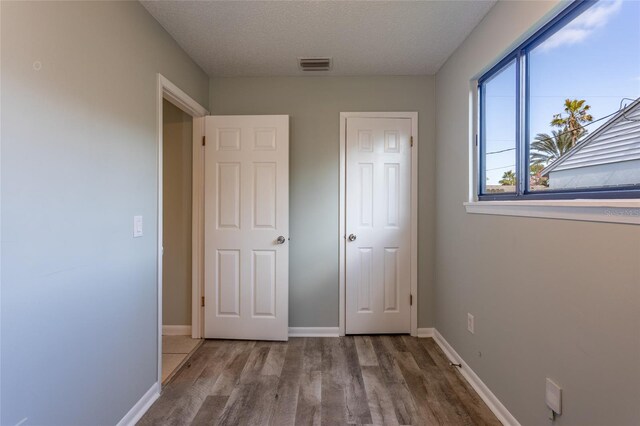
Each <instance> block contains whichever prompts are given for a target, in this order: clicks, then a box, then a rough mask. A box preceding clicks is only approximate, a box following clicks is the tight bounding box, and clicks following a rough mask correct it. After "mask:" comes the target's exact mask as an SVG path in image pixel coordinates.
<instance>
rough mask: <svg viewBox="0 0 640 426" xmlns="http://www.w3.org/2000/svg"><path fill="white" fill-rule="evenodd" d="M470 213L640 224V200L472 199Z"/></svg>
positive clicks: (468, 209)
mask: <svg viewBox="0 0 640 426" xmlns="http://www.w3.org/2000/svg"><path fill="white" fill-rule="evenodd" d="M464 207H465V209H466V210H467V213H473V214H489V215H500V216H524V217H538V218H546V219H565V220H583V221H589V222H607V223H626V224H633V225H640V200H635V199H634V200H527V201H473V202H468V203H464Z"/></svg>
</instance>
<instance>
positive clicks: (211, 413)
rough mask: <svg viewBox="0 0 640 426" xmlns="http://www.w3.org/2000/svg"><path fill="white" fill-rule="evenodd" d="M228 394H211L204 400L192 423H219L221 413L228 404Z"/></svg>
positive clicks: (204, 424)
mask: <svg viewBox="0 0 640 426" xmlns="http://www.w3.org/2000/svg"><path fill="white" fill-rule="evenodd" d="M228 399H229V397H228V396H216V395H209V396H207V398H206V399H205V400H204V402H203V403H202V405H201V406H200V409H199V410H198V413H197V414H196V417H195V418H194V419H193V422H191V424H192V425H193V426H208V425H213V424H217V423H218V418H219V417H220V413H222V410H223V409H224V407H225V406H226V405H227V400H228Z"/></svg>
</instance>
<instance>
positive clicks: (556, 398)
mask: <svg viewBox="0 0 640 426" xmlns="http://www.w3.org/2000/svg"><path fill="white" fill-rule="evenodd" d="M545 402H546V403H547V406H548V407H549V408H550V409H552V410H553V411H554V412H555V413H556V414H562V389H561V388H560V386H558V385H557V384H555V383H554V382H553V380H551V379H550V378H548V377H547V392H546V396H545Z"/></svg>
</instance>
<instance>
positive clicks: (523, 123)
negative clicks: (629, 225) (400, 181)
mask: <svg viewBox="0 0 640 426" xmlns="http://www.w3.org/2000/svg"><path fill="white" fill-rule="evenodd" d="M596 3H598V1H597V0H576V1H574V2H573V3H571V4H570V5H569V6H567V7H566V8H565V9H563V10H562V11H561V12H560V13H559V14H558V15H556V16H555V17H554V18H553V19H551V21H549V22H548V23H547V24H545V25H544V26H543V27H542V28H540V29H539V30H538V31H536V32H535V33H534V34H533V35H532V36H531V37H529V38H527V39H526V40H525V41H524V42H523V43H521V44H520V45H519V46H518V47H516V48H515V49H514V50H512V51H511V52H510V53H508V54H507V55H505V56H504V57H503V58H502V59H501V60H500V61H499V62H498V63H497V64H496V65H494V66H493V67H491V68H490V69H489V70H488V71H487V72H485V73H484V74H483V75H482V76H481V77H480V78H478V80H477V88H476V97H477V108H478V114H477V120H478V122H477V123H478V124H477V126H478V135H477V137H478V144H477V145H478V146H477V159H478V161H477V165H478V169H477V172H476V177H477V179H478V182H477V184H476V185H475V186H476V188H475V192H476V196H477V200H478V201H509V200H571V199H630V198H640V184H636V185H628V186H625V187H624V188H620V187H615V188H613V187H594V188H584V189H578V188H576V189H556V190H551V189H550V190H545V191H531V190H530V189H529V188H530V174H529V159H530V145H531V141H530V134H529V130H530V127H529V126H530V123H529V118H528V117H529V112H530V99H529V96H530V87H529V80H530V79H529V76H530V72H529V54H530V52H531V51H532V50H533V49H535V48H536V47H538V46H539V45H540V44H541V43H543V42H544V41H545V40H546V39H547V38H549V37H551V36H552V35H553V34H555V33H556V32H557V31H559V30H560V29H562V28H563V27H564V26H565V25H566V24H568V23H569V22H571V21H572V20H573V19H574V18H576V17H577V16H579V15H580V14H581V13H583V12H584V11H585V10H587V9H589V8H590V7H591V6H593V5H594V4H596ZM514 60H515V65H516V87H515V91H516V123H515V124H516V135H515V150H516V164H515V174H516V187H515V192H509V193H484V192H483V187H484V184H485V182H486V167H485V161H486V158H485V157H486V155H485V151H486V133H485V130H486V129H485V124H484V119H485V114H486V111H485V101H486V99H485V90H484V89H485V83H486V82H488V81H490V80H491V79H492V78H493V77H494V76H495V75H497V74H498V73H500V72H501V71H503V70H504V69H505V68H506V67H508V66H509V65H510V64H511V63H512V62H513V61H514Z"/></svg>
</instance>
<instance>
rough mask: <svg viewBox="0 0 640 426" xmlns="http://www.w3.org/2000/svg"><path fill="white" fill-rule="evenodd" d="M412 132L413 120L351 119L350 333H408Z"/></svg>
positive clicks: (348, 177) (348, 155) (348, 157)
mask: <svg viewBox="0 0 640 426" xmlns="http://www.w3.org/2000/svg"><path fill="white" fill-rule="evenodd" d="M411 136H412V120H411V119H408V118H383V117H377V118H365V117H350V118H347V120H346V190H345V195H346V197H345V212H346V217H345V231H346V232H345V234H344V237H345V245H346V250H345V255H346V259H345V284H346V330H345V331H346V333H347V334H366V333H409V332H410V331H411V306H410V295H411V286H412V285H411V284H412V283H411V281H412V276H411V275H412V274H411V270H412V265H411V263H412V235H411V233H412V209H411V207H412V200H411V199H412V191H411V186H412V173H411V171H412V170H411V169H412V155H411V150H412V148H411ZM353 238H355V239H353ZM352 239H353V240H352Z"/></svg>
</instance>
